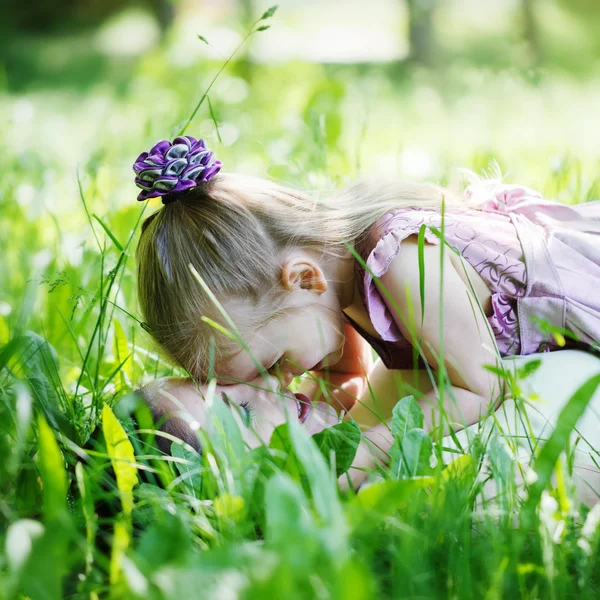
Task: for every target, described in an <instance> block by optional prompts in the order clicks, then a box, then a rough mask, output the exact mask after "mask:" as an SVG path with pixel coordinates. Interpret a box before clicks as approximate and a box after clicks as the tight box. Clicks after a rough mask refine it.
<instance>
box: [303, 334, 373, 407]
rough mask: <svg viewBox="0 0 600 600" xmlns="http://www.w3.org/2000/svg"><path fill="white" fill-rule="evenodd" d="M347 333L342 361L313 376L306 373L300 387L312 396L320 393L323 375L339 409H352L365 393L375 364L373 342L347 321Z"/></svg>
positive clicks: (314, 373)
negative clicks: (320, 380)
mask: <svg viewBox="0 0 600 600" xmlns="http://www.w3.org/2000/svg"><path fill="white" fill-rule="evenodd" d="M344 334H345V337H346V341H345V343H344V352H343V354H342V358H341V359H340V361H339V362H338V363H337V364H335V365H332V366H331V367H329V368H328V369H327V370H326V371H313V372H312V377H311V376H308V377H304V379H303V380H302V383H301V384H300V389H299V390H298V391H299V392H301V393H302V394H306V396H308V397H309V398H310V399H311V400H312V399H314V398H315V397H316V396H317V394H318V393H319V383H318V381H317V379H323V380H324V381H326V382H328V386H327V387H328V389H329V393H330V395H331V397H332V405H333V407H334V408H335V409H336V411H337V412H342V411H346V412H347V411H349V410H350V409H351V408H352V406H353V405H354V404H355V402H356V399H357V398H359V397H360V396H361V394H363V393H364V390H365V389H366V387H367V386H366V378H367V373H369V371H370V370H371V367H372V364H373V354H372V350H371V346H370V345H369V344H368V343H367V342H366V341H365V340H364V339H363V338H362V337H361V336H360V335H359V334H358V333H357V332H356V330H355V329H354V328H353V327H352V326H351V325H349V324H348V323H344Z"/></svg>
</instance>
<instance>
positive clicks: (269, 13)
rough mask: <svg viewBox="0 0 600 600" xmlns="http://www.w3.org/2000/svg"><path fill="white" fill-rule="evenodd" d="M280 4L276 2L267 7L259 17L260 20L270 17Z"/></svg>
mask: <svg viewBox="0 0 600 600" xmlns="http://www.w3.org/2000/svg"><path fill="white" fill-rule="evenodd" d="M278 8H279V7H278V5H277V4H275V5H274V6H271V8H269V9H267V10H266V11H265V12H264V13H263V16H262V17H261V18H260V19H259V21H265V20H266V19H270V18H271V17H272V16H273V15H274V14H275V11H276V10H277V9H278Z"/></svg>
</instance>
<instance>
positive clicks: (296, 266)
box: [281, 255, 328, 295]
mask: <svg viewBox="0 0 600 600" xmlns="http://www.w3.org/2000/svg"><path fill="white" fill-rule="evenodd" d="M281 283H282V285H283V287H284V288H285V289H286V290H288V291H290V292H291V291H293V290H308V291H311V292H315V293H317V294H319V295H320V294H322V293H323V292H326V291H327V287H328V284H327V278H326V277H325V274H324V273H323V270H322V269H321V267H320V266H319V265H318V263H317V262H315V261H314V260H313V259H312V258H310V257H308V256H306V255H298V256H292V257H290V258H288V259H287V260H286V262H285V263H284V264H283V267H282V268H281Z"/></svg>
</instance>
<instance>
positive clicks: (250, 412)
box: [221, 393, 254, 427]
mask: <svg viewBox="0 0 600 600" xmlns="http://www.w3.org/2000/svg"><path fill="white" fill-rule="evenodd" d="M221 398H222V399H223V402H225V404H227V406H229V408H231V409H232V410H233V406H234V403H233V402H231V400H230V399H229V396H228V395H227V394H225V393H223V394H221ZM237 406H239V407H240V409H241V417H242V421H243V422H244V425H245V426H246V427H250V426H251V425H252V423H254V407H253V406H252V405H251V404H250V402H248V400H244V401H243V402H240V403H239V404H238V405H237Z"/></svg>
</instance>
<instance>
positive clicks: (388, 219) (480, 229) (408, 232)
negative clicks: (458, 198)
mask: <svg viewBox="0 0 600 600" xmlns="http://www.w3.org/2000/svg"><path fill="white" fill-rule="evenodd" d="M539 202H547V201H544V200H543V198H542V196H541V194H539V193H538V192H536V191H534V190H532V189H530V188H527V187H525V186H519V185H510V184H500V183H498V182H492V181H481V182H477V183H475V184H472V185H471V186H469V187H468V188H467V190H466V191H465V201H464V203H463V204H457V203H453V204H449V205H446V206H444V207H443V208H442V206H438V207H422V206H404V207H399V208H397V209H394V210H391V211H389V212H387V213H386V214H384V215H382V216H381V217H379V218H378V219H377V220H376V221H375V222H374V223H373V225H372V226H371V227H370V228H369V229H368V231H367V232H366V234H365V236H364V238H363V240H362V243H361V245H360V253H361V255H362V256H363V258H365V259H366V257H367V256H369V255H370V254H371V253H372V252H373V250H374V249H378V248H379V251H380V252H381V251H383V250H384V249H385V248H386V247H389V250H391V251H392V252H393V251H394V250H396V249H397V246H398V244H399V243H400V242H401V241H403V240H404V239H406V238H407V237H409V236H412V235H418V234H419V233H420V232H421V231H423V235H424V237H425V241H427V242H428V243H432V244H439V242H440V239H441V237H442V229H443V237H444V239H445V240H446V241H447V242H448V243H450V244H451V245H453V246H455V247H463V246H464V245H465V244H466V243H469V242H473V241H474V240H479V241H480V242H483V241H484V240H485V241H486V243H487V242H489V243H492V244H500V245H509V246H512V245H514V244H515V243H516V239H517V237H516V232H515V228H514V225H513V224H512V218H511V212H515V211H517V212H518V211H519V210H520V207H522V206H527V205H529V204H531V203H539ZM385 240H387V242H386V241H385Z"/></svg>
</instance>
